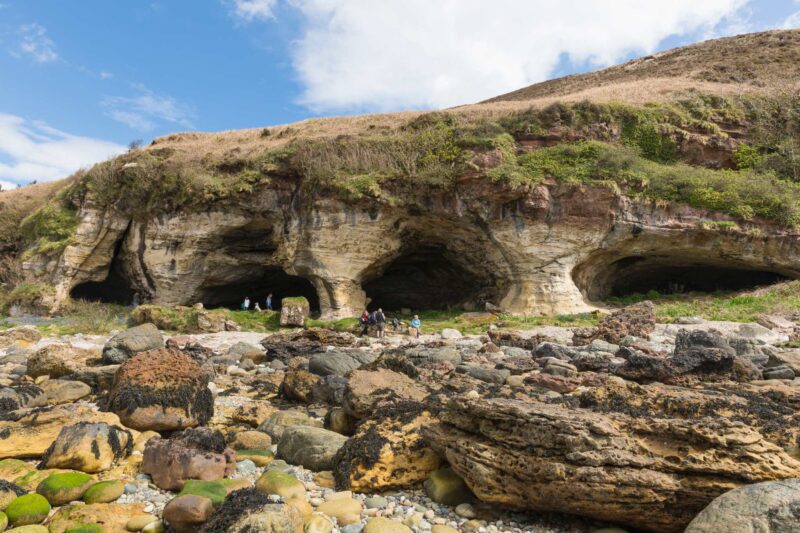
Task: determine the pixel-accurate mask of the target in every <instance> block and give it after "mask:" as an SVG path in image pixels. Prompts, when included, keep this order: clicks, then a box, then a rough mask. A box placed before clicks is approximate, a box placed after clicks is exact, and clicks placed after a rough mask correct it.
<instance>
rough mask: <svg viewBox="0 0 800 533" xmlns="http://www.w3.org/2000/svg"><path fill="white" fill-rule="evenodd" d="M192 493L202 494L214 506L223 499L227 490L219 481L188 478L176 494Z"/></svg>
mask: <svg viewBox="0 0 800 533" xmlns="http://www.w3.org/2000/svg"><path fill="white" fill-rule="evenodd" d="M187 494H193V495H195V496H203V497H204V498H208V499H209V500H211V503H213V504H214V507H217V506H219V505H221V504H222V502H224V501H225V497H226V496H227V495H228V491H227V489H226V488H225V485H224V484H223V483H221V482H219V481H198V480H194V479H190V480H189V481H187V482H186V483H185V484H184V485H183V489H182V490H181V492H180V493H179V494H178V496H184V495H187Z"/></svg>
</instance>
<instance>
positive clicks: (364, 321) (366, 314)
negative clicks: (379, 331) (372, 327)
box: [358, 309, 369, 337]
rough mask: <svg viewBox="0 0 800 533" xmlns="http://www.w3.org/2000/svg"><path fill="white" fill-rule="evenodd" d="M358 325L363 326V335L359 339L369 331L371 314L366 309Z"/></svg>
mask: <svg viewBox="0 0 800 533" xmlns="http://www.w3.org/2000/svg"><path fill="white" fill-rule="evenodd" d="M358 323H359V324H361V334H360V335H359V337H363V336H364V335H366V334H367V332H368V331H369V312H368V311H367V310H366V309H364V312H363V313H361V318H359V319H358Z"/></svg>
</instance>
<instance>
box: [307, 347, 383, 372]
mask: <svg viewBox="0 0 800 533" xmlns="http://www.w3.org/2000/svg"><path fill="white" fill-rule="evenodd" d="M375 359H376V355H375V353H374V352H371V351H369V352H365V351H362V350H330V351H327V352H323V353H318V354H314V355H313V356H311V358H310V359H309V360H308V370H309V372H311V373H313V374H316V375H318V376H330V375H335V376H344V375H345V374H347V373H348V372H350V371H351V370H355V369H356V368H360V367H362V366H363V365H366V364H368V363H371V362H373V361H374V360H375Z"/></svg>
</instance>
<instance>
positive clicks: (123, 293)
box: [69, 239, 136, 305]
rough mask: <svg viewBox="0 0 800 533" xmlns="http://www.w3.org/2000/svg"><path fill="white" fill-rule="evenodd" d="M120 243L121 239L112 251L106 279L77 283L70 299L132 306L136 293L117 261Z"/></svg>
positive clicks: (119, 261)
mask: <svg viewBox="0 0 800 533" xmlns="http://www.w3.org/2000/svg"><path fill="white" fill-rule="evenodd" d="M122 241H123V239H120V241H119V242H118V243H117V245H116V248H115V249H114V256H113V257H114V259H113V260H112V261H111V266H110V267H109V269H108V275H107V276H106V279H104V280H103V281H86V282H84V283H79V284H78V285H76V286H75V287H73V288H72V290H71V291H70V293H69V295H70V297H71V298H73V299H75V300H86V301H88V302H102V303H108V304H119V305H132V304H133V303H134V302H135V299H136V291H135V290H134V288H133V284H132V283H131V282H130V280H129V279H128V276H127V275H126V274H125V272H124V269H123V267H122V261H121V260H120V259H119V257H120V249H121V247H122Z"/></svg>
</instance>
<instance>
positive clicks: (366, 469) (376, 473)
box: [334, 407, 440, 492]
mask: <svg viewBox="0 0 800 533" xmlns="http://www.w3.org/2000/svg"><path fill="white" fill-rule="evenodd" d="M432 422H433V419H432V418H431V415H430V413H428V412H427V411H422V410H421V408H420V407H417V408H416V409H412V410H410V411H407V412H405V413H395V414H393V415H392V416H385V417H381V418H378V419H369V420H366V421H364V422H362V423H361V424H360V425H359V426H358V429H357V430H356V433H355V435H353V437H351V438H350V439H349V440H348V441H347V442H346V443H345V445H344V446H343V447H342V449H341V451H340V452H339V455H338V456H337V457H336V460H335V461H334V463H335V470H334V476H335V478H336V484H337V486H338V487H339V488H340V489H342V490H344V489H348V490H353V491H356V492H381V491H386V490H395V489H409V488H413V487H415V486H417V485H419V484H420V483H422V482H423V481H425V480H426V479H427V478H428V477H429V476H430V475H431V473H432V472H433V471H435V470H436V469H437V468H439V466H440V459H439V456H438V455H437V454H436V453H435V452H434V451H433V450H432V449H431V448H430V447H429V446H428V445H427V444H426V442H425V440H424V439H423V437H422V428H423V427H425V426H427V425H429V424H431V423H432Z"/></svg>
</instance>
